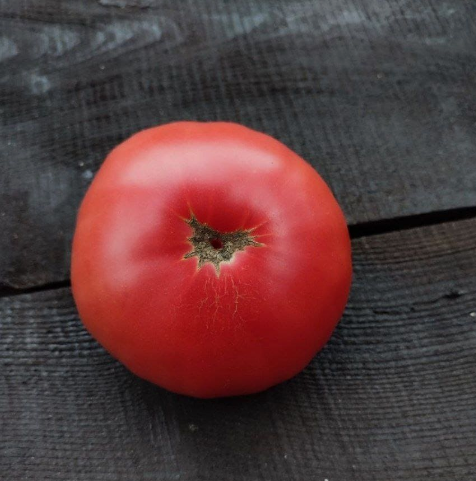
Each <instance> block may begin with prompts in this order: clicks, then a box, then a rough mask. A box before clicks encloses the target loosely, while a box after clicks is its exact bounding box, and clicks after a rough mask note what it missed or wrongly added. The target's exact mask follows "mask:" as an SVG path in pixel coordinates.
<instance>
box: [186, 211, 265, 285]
mask: <svg viewBox="0 0 476 481" xmlns="http://www.w3.org/2000/svg"><path fill="white" fill-rule="evenodd" d="M185 222H186V223H187V224H188V225H190V227H191V228H192V229H193V235H192V237H189V238H188V240H189V242H190V243H191V244H192V246H193V250H192V251H191V252H188V253H187V254H185V256H184V259H190V258H191V257H197V258H198V268H199V269H201V268H202V267H203V265H204V264H206V263H207V262H210V263H211V264H213V266H214V267H215V273H216V275H217V276H219V275H220V264H221V263H222V262H229V261H230V260H231V259H232V258H233V255H234V254H235V252H238V251H242V250H245V249H246V247H262V246H263V245H264V244H261V243H260V242H256V241H255V236H253V235H252V232H253V231H254V229H250V230H237V231H234V232H219V231H217V230H215V229H213V228H212V227H210V226H209V225H207V224H202V223H201V222H199V221H198V220H197V218H196V217H195V216H194V215H193V214H192V216H191V218H190V219H188V220H186V221H185Z"/></svg>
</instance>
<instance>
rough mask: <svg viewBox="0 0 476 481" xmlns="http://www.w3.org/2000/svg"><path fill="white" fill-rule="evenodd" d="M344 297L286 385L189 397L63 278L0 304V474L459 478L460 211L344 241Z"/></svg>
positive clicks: (471, 295)
mask: <svg viewBox="0 0 476 481" xmlns="http://www.w3.org/2000/svg"><path fill="white" fill-rule="evenodd" d="M353 249H354V258H355V276H354V285H353V291H352V295H351V299H350V302H349V305H348V308H347V310H346V313H345V315H344V318H343V320H342V322H341V324H340V325H339V327H338V329H337V331H336V332H335V334H334V336H333V337H332V339H331V341H330V342H329V344H328V345H327V347H326V348H325V349H324V350H323V351H322V352H321V353H320V354H319V355H318V356H317V357H316V358H315V359H314V360H313V361H312V363H311V364H310V366H309V367H308V368H307V369H306V370H305V371H304V372H303V373H302V374H300V375H299V376H297V377H296V378H295V379H293V380H292V381H290V382H287V383H285V384H282V385H280V386H278V387H276V388H273V389H271V390H269V391H267V392H265V393H262V394H260V395H255V396H249V397H243V398H235V399H221V400H212V401H200V400H194V399H191V398H186V397H182V396H177V395H174V394H171V393H168V392H165V391H163V390H162V389H160V388H158V387H155V386H153V385H151V384H148V383H146V382H144V381H141V380H139V379H138V378H136V377H135V376H133V375H132V374H130V373H129V372H127V371H126V370H125V368H123V367H122V366H121V365H119V364H118V363H117V362H115V361H114V360H113V359H111V358H110V357H109V355H108V354H106V353H105V352H104V351H103V350H102V348H100V347H99V346H98V345H97V344H96V342H94V341H93V340H92V339H91V338H90V337H89V335H88V334H87V333H86V331H85V330H84V329H83V327H82V325H81V323H80V321H79V320H78V318H77V315H76V311H75V308H74V305H73V301H72V298H71V295H70V291H69V290H68V289H56V290H50V291H45V292H38V293H34V294H24V295H19V296H14V297H8V298H3V299H0V326H1V332H0V365H1V368H0V423H1V425H0V432H1V440H0V478H1V479H8V480H12V481H17V480H30V479H31V480H35V481H42V480H45V481H46V480H47V481H54V480H58V481H64V480H68V481H80V480H81V481H83V480H84V481H104V480H114V481H120V480H124V481H136V480H151V479H153V480H161V481H162V480H164V481H165V480H177V479H180V480H190V481H192V480H193V481H196V480H203V481H214V480H217V481H218V480H220V481H221V480H225V479H226V480H230V481H238V480H240V481H241V480H246V481H251V480H253V481H254V480H273V481H274V480H283V481H284V480H286V481H288V480H290V481H292V480H299V481H301V480H302V481H304V480H310V479H312V480H322V481H323V480H325V479H328V480H329V481H332V480H339V481H352V480H359V481H381V480H386V481H408V480H412V481H428V480H432V481H433V480H442V481H443V480H445V481H446V480H468V481H469V480H472V479H474V473H475V472H476V403H475V399H476V263H475V257H474V253H475V250H476V220H474V219H473V220H468V221H462V222H457V223H447V224H443V225H440V226H433V227H425V228H420V229H413V230H408V231H402V232H396V233H390V234H385V235H380V236H373V237H368V238H362V239H358V240H355V241H354V243H353Z"/></svg>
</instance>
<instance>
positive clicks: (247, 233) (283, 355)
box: [72, 122, 351, 398]
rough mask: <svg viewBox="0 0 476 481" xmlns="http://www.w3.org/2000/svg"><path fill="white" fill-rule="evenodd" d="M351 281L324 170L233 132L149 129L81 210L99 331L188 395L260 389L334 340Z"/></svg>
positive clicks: (130, 361) (79, 236)
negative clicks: (330, 340) (321, 171)
mask: <svg viewBox="0 0 476 481" xmlns="http://www.w3.org/2000/svg"><path fill="white" fill-rule="evenodd" d="M350 282H351V253H350V241H349V235H348V230H347V226H346V223H345V220H344V216H343V215H342V211H341V209H340V208H339V205H338V204H337V202H336V200H335V199H334V197H333V195H332V193H331V191H330V190H329V188H328V187H327V186H326V184H325V183H324V181H323V180H322V179H321V178H320V177H319V175H318V174H317V173H316V172H315V171H314V169H313V168H312V167H311V166H310V165H309V164H307V163H306V162H305V161H304V160H303V159H301V158H300V157H299V156H298V155H297V154H295V153H294V152H292V151H291V150H289V149H288V148H287V147H285V146H284V145H283V144H281V143H280V142H278V141H277V140H275V139H273V138H271V137H269V136H267V135H264V134H262V133H258V132H255V131H253V130H250V129H248V128H246V127H243V126H240V125H236V124H232V123H218V122H217V123H199V122H178V123H173V124H168V125H164V126H161V127H156V128H152V129H149V130H145V131H143V132H140V133H138V134H136V135H134V136H133V137H131V138H130V139H129V140H126V141H125V142H124V143H122V144H121V145H119V146H118V147H117V148H116V149H114V150H113V151H112V152H111V154H110V155H109V156H108V157H107V159H106V161H105V162H104V164H103V166H102V167H101V169H100V170H99V173H98V174H97V176H96V178H95V179H94V181H93V183H92V185H91V187H90V189H89V190H88V192H87V194H86V196H85V198H84V201H83V203H82V206H81V209H80V212H79V216H78V220H77V227H76V232H75V236H74V243H73V255H72V288H73V294H74V298H75V300H76V304H77V307H78V310H79V314H80V316H81V319H82V320H83V322H84V324H85V326H86V328H87V329H88V330H89V331H90V333H91V334H92V335H93V336H94V337H95V338H96V339H97V340H98V341H99V342H100V343H101V344H102V345H103V346H104V347H105V348H106V349H107V350H108V351H109V352H110V353H111V354H112V355H113V356H114V357H116V358H117V359H119V360H120V361H121V362H123V363H124V364H125V365H126V366H127V367H128V368H129V369H130V370H131V371H132V372H134V373H136V374H137V375H138V376H140V377H142V378H144V379H147V380H149V381H151V382H153V383H156V384H158V385H160V386H163V387H165V388H167V389H169V390H171V391H175V392H177V393H183V394H188V395H191V396H197V397H203V398H210V397H217V396H232V395H239V394H248V393H254V392H257V391H261V390H263V389H266V388H268V387H270V386H272V385H274V384H277V383H279V382H281V381H284V380H286V379H289V378H290V377H292V376H294V375H295V374H296V373H298V372H299V371H301V370H302V369H303V368H304V367H305V366H306V364H308V363H309V361H310V360H311V358H312V357H313V356H314V355H315V353H316V352H317V351H318V350H319V349H320V348H321V347H322V346H323V345H324V344H325V343H326V342H327V340H328V339H329V337H330V335H331V333H332V331H333V329H334V327H335V326H336V324H337V322H338V320H339V318H340V316H341V315H342V311H343V309H344V307H345V304H346V301H347V296H348V293H349V289H350Z"/></svg>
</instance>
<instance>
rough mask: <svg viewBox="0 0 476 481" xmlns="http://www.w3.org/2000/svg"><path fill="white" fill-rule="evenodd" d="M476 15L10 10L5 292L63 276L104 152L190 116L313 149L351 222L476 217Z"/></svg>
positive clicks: (397, 5) (172, 3)
mask: <svg viewBox="0 0 476 481" xmlns="http://www.w3.org/2000/svg"><path fill="white" fill-rule="evenodd" d="M475 18H476V3H475V2H470V1H464V0H451V1H450V0H420V1H408V0H357V1H352V2H351V1H350V0H333V1H327V2H324V1H321V2H319V1H316V0H299V1H297V0H294V1H292V0H264V1H257V0H242V1H226V0H201V1H197V2H188V1H180V0H98V1H96V0H83V1H77V0H63V1H61V2H58V1H56V0H34V1H33V0H15V1H12V0H0V32H1V40H0V147H1V148H0V156H1V160H0V286H1V285H3V286H7V287H8V286H10V287H13V288H25V287H30V286H37V285H43V284H47V283H52V282H57V281H62V280H64V279H67V278H68V276H69V273H68V270H69V254H70V242H71V237H72V232H73V226H74V218H75V213H76V209H77V207H78V204H79V202H80V199H81V197H82V195H83V193H84V191H85V189H86V188H87V186H88V184H89V183H90V181H91V178H92V176H93V174H94V173H95V172H96V171H97V169H98V167H99V165H100V164H101V161H102V159H103V158H104V156H105V154H106V153H107V152H108V151H109V150H110V149H111V148H112V147H113V146H114V145H116V144H117V143H118V142H120V141H121V140H123V139H125V138H126V137H128V136H129V135H130V134H132V133H133V132H135V131H137V130H139V129H142V128H145V127H149V126H151V125H155V124H159V123H165V122H169V121H172V120H179V119H199V120H232V121H237V122H242V123H244V124H246V125H249V126H251V127H253V128H256V129H259V130H262V131H265V132H267V133H269V134H271V135H274V136H275V137H277V138H278V139H280V140H282V141H283V142H285V143H286V144H287V145H289V146H290V147H291V148H293V149H295V150H296V151H297V152H299V153H300V154H302V155H303V156H304V157H305V158H306V159H308V160H309V161H310V162H311V163H312V164H313V166H315V167H316V169H317V170H318V171H319V172H320V173H321V174H322V175H323V176H324V178H325V179H326V180H327V181H328V182H329V183H330V185H331V187H332V188H333V190H334V192H335V193H336V195H337V197H338V199H339V200H340V202H341V203H342V205H343V208H344V210H345V213H346V215H347V218H348V220H349V222H350V223H352V224H356V223H360V222H367V221H373V220H380V219H392V218H394V217H401V216H407V215H413V214H421V213H425V212H435V211H440V210H446V209H454V208H461V207H465V206H474V205H476V168H475V164H476V160H475V151H476V124H475V122H476V109H475V105H476V87H475V82H476V48H475V45H476V26H475Z"/></svg>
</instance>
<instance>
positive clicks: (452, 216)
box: [0, 206, 476, 298]
mask: <svg viewBox="0 0 476 481" xmlns="http://www.w3.org/2000/svg"><path fill="white" fill-rule="evenodd" d="M475 217H476V206H475V207H462V208H457V209H449V210H445V211H438V212H429V213H426V214H416V215H410V216H405V217H396V218H393V219H382V220H376V221H369V222H363V223H359V224H355V225H349V233H350V237H351V238H352V239H360V238H361V237H371V236H375V235H380V234H386V233H390V232H397V231H402V230H409V229H416V228H419V227H426V226H431V225H438V224H444V223H447V222H457V221H462V220H466V219H472V218H475ZM70 286H71V281H70V279H63V280H60V281H56V282H49V283H47V284H41V285H38V286H32V287H27V288H15V287H11V286H7V285H2V284H0V298H2V297H10V296H17V295H21V294H30V293H34V292H41V291H49V290H53V289H61V288H65V287H70Z"/></svg>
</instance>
